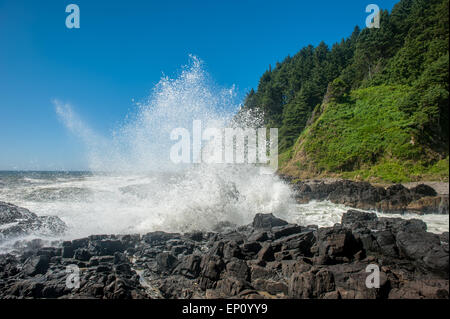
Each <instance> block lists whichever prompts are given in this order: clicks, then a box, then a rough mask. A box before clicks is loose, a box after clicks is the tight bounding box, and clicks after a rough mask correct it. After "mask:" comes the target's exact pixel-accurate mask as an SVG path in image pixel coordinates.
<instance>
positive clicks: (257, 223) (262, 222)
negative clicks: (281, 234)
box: [253, 214, 288, 229]
mask: <svg viewBox="0 0 450 319" xmlns="http://www.w3.org/2000/svg"><path fill="white" fill-rule="evenodd" d="M287 224H288V223H287V222H286V221H284V220H282V219H279V218H277V217H275V216H274V215H273V214H256V215H255V218H254V219H253V228H255V229H271V228H272V227H277V226H284V225H287Z"/></svg>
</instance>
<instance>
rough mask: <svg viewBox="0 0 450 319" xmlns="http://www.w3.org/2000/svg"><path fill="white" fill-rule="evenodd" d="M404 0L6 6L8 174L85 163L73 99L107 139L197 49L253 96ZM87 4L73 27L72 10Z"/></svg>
mask: <svg viewBox="0 0 450 319" xmlns="http://www.w3.org/2000/svg"><path fill="white" fill-rule="evenodd" d="M396 2H397V1H393V0H370V1H369V0H368V1H361V0H347V1H325V0H321V1H300V0H276V1H261V0H260V1H253V0H205V1H203V0H196V1H194V0H176V1H175V0H165V1H152V0H149V1H144V0H127V1H112V0H110V1H103V0H71V1H64V0H46V1H34V0H30V1H18V0H0V170H11V169H18V170H22V169H31V170H61V169H63V170H77V169H84V168H86V162H85V158H84V147H83V145H82V144H81V142H80V141H79V140H78V139H77V138H76V137H75V136H73V135H72V134H71V133H70V132H68V131H67V130H66V128H65V127H64V125H62V123H61V121H59V120H58V117H57V115H56V113H55V108H54V105H53V104H52V102H51V101H52V100H53V99H59V100H62V101H67V102H70V103H71V104H72V105H73V106H74V107H75V109H76V112H77V113H78V114H79V115H80V116H81V117H82V118H83V119H84V120H85V121H86V122H87V123H88V125H89V126H90V127H92V128H93V129H94V130H95V131H96V132H100V133H101V134H105V135H107V134H108V132H110V131H111V130H112V129H113V128H114V127H115V126H116V125H117V124H118V123H120V122H121V120H122V119H123V118H124V117H125V116H126V114H127V113H128V112H129V110H130V109H131V108H132V107H133V103H132V101H131V100H132V99H135V100H142V99H144V98H145V97H147V96H148V95H149V93H150V91H151V89H152V87H153V86H154V85H155V84H156V83H157V82H158V80H159V79H160V77H161V75H162V73H163V72H164V74H166V75H169V76H171V75H176V73H177V72H178V71H179V69H180V67H181V66H182V65H185V64H187V63H188V55H189V54H194V55H196V56H198V57H199V58H200V59H202V60H203V61H204V62H205V67H206V70H207V71H208V72H209V74H210V75H211V77H212V78H213V79H214V81H215V82H216V84H218V85H219V86H224V87H230V86H231V85H233V84H235V85H236V86H237V92H238V95H239V96H241V97H243V96H244V95H245V93H246V92H247V91H248V90H249V89H250V88H252V87H256V86H257V83H258V79H259V77H260V76H261V74H262V73H263V72H264V71H265V70H266V69H267V68H268V66H269V64H272V65H274V64H275V63H276V62H277V61H281V60H283V59H284V57H286V56H287V55H288V54H290V55H293V54H295V53H296V52H297V51H298V50H300V49H301V48H302V47H303V46H305V45H308V44H313V45H317V44H318V43H319V42H320V41H322V40H323V41H325V42H326V43H327V44H329V45H331V44H333V43H334V42H337V41H340V40H341V39H342V38H343V37H346V36H348V35H350V33H351V32H352V30H353V28H354V26H355V25H359V26H360V27H363V26H364V24H365V19H366V16H367V13H366V12H365V8H366V6H367V5H368V4H370V3H376V4H377V5H378V6H379V7H380V8H384V9H389V10H390V9H392V7H393V5H394V4H395V3H396ZM70 3H75V4H77V5H78V6H79V7H80V13H81V28H80V29H67V28H66V26H65V19H66V16H67V15H68V14H67V13H66V12H65V7H66V6H67V5H68V4H70Z"/></svg>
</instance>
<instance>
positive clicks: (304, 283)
mask: <svg viewBox="0 0 450 319" xmlns="http://www.w3.org/2000/svg"><path fill="white" fill-rule="evenodd" d="M334 289H335V284H334V276H333V273H332V272H330V271H328V270H319V271H317V272H315V271H312V270H311V271H308V272H306V273H301V274H293V275H292V277H291V279H290V280H289V289H288V295H289V297H291V298H300V299H304V298H318V297H321V296H322V295H324V294H325V293H327V292H330V291H333V290H334Z"/></svg>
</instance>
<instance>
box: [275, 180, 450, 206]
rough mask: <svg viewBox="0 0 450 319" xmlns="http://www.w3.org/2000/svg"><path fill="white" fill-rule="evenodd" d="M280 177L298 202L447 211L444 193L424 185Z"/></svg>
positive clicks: (446, 200)
mask: <svg viewBox="0 0 450 319" xmlns="http://www.w3.org/2000/svg"><path fill="white" fill-rule="evenodd" d="M280 177H281V178H282V179H284V180H285V181H287V182H288V183H290V184H291V185H292V188H293V189H294V192H295V197H296V200H297V201H298V202H299V203H307V202H309V201H311V200H319V201H322V200H329V201H331V202H333V203H335V204H343V205H346V206H349V207H353V208H357V209H364V210H376V211H379V212H383V213H395V214H404V213H414V214H447V215H448V214H449V195H448V192H447V193H446V194H442V193H441V194H439V193H438V192H437V191H436V190H435V189H434V188H433V187H431V186H428V185H426V184H417V185H415V186H414V187H411V188H407V187H405V186H404V185H402V184H395V185H390V186H387V187H383V186H375V185H372V184H370V183H368V182H356V181H350V180H331V181H326V180H308V181H297V180H294V179H293V178H292V177H289V176H283V175H282V176H280Z"/></svg>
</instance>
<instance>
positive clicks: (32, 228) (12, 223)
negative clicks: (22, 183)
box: [0, 202, 66, 243]
mask: <svg viewBox="0 0 450 319" xmlns="http://www.w3.org/2000/svg"><path fill="white" fill-rule="evenodd" d="M64 231H66V225H65V223H64V222H63V221H62V220H61V219H59V218H58V217H56V216H37V215H36V214H34V213H32V212H30V211H29V210H28V209H25V208H22V207H18V206H16V205H12V204H9V203H4V202H0V243H2V242H3V241H5V240H8V239H12V238H18V237H22V236H26V235H29V234H32V233H35V234H41V235H58V234H62V233H64Z"/></svg>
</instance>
